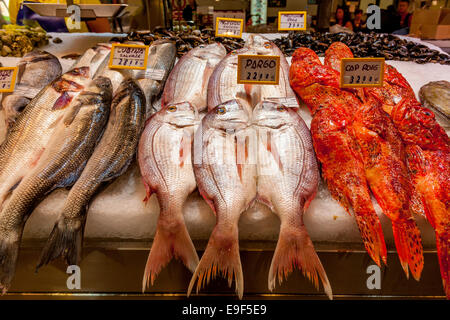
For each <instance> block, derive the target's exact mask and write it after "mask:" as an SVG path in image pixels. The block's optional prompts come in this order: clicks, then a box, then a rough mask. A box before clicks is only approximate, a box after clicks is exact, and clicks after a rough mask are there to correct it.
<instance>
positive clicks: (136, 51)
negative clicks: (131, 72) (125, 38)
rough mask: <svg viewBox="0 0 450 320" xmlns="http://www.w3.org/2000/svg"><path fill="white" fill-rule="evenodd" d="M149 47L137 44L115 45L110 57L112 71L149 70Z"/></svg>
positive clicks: (112, 47)
mask: <svg viewBox="0 0 450 320" xmlns="http://www.w3.org/2000/svg"><path fill="white" fill-rule="evenodd" d="M148 49H149V46H144V45H137V44H121V43H113V44H112V46H111V55H110V57H109V68H111V69H137V70H145V69H146V68H147V59H148Z"/></svg>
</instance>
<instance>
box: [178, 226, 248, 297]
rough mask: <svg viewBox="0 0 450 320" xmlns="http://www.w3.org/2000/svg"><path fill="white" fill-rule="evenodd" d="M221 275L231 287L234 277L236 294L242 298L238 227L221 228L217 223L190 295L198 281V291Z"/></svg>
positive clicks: (242, 279)
mask: <svg viewBox="0 0 450 320" xmlns="http://www.w3.org/2000/svg"><path fill="white" fill-rule="evenodd" d="M217 275H220V276H221V277H223V278H226V279H228V286H229V287H231V285H232V282H233V279H234V281H235V285H236V294H237V295H238V297H239V299H242V296H243V294H244V276H243V273H242V265H241V258H240V256H239V240H238V231H237V228H235V229H233V230H220V228H219V227H218V226H217V225H216V227H215V228H214V230H213V232H212V234H211V237H210V238H209V241H208V246H207V247H206V250H205V252H204V253H203V256H202V259H201V260H200V263H199V265H198V267H197V269H196V270H195V272H194V274H193V276H192V279H191V282H190V283H189V288H188V293H187V295H188V296H189V295H190V294H191V292H192V289H193V287H194V284H195V282H196V281H197V290H196V291H197V293H198V291H199V290H200V289H201V288H202V287H203V286H205V285H207V284H209V282H210V280H213V279H215V278H216V276H217Z"/></svg>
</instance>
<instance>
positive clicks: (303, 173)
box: [252, 101, 332, 299]
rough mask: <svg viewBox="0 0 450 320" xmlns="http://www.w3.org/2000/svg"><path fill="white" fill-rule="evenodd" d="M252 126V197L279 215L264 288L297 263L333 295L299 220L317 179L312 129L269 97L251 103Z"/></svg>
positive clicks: (293, 112) (297, 266)
mask: <svg viewBox="0 0 450 320" xmlns="http://www.w3.org/2000/svg"><path fill="white" fill-rule="evenodd" d="M252 126H254V127H255V131H256V132H257V134H258V161H257V163H258V164H257V176H258V178H257V200H258V201H260V202H262V203H264V204H266V205H267V206H268V207H269V208H270V209H271V210H272V211H273V212H275V213H276V214H277V215H278V216H279V218H280V220H281V227H280V235H279V238H278V243H277V247H276V249H275V253H274V257H273V259H272V263H271V265H270V270H269V290H270V291H272V290H273V289H274V288H275V285H276V282H277V280H278V282H279V283H281V282H282V281H283V278H287V276H288V275H289V273H291V272H292V271H293V269H294V268H299V269H300V270H301V271H302V272H303V274H304V275H306V276H307V277H308V278H309V279H310V280H311V281H312V282H313V283H314V285H315V287H316V288H317V289H318V288H319V281H318V279H319V278H320V280H321V281H322V284H323V287H324V289H325V292H326V294H327V296H328V297H329V298H330V299H332V293H331V286H330V283H329V281H328V278H327V275H326V273H325V270H324V268H323V266H322V263H321V262H320V260H319V257H318V256H317V254H316V251H315V250H314V245H313V243H312V241H311V239H310V237H309V235H308V232H307V230H306V227H305V224H304V223H303V215H304V214H305V211H306V210H307V208H308V206H309V204H310V203H311V201H312V200H313V199H314V197H315V195H316V192H317V187H318V183H319V170H318V166H317V160H316V157H315V154H314V148H313V143H312V139H311V133H310V132H309V129H308V127H307V126H306V124H305V122H304V121H303V119H302V118H301V117H300V116H299V115H298V114H297V112H296V110H295V109H294V108H288V107H286V106H283V105H281V104H279V103H275V102H270V101H262V102H260V103H259V104H258V105H257V106H256V107H255V109H254V110H253V117H252Z"/></svg>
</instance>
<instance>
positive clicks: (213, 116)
mask: <svg viewBox="0 0 450 320" xmlns="http://www.w3.org/2000/svg"><path fill="white" fill-rule="evenodd" d="M249 121H250V119H249V114H248V111H247V109H246V107H244V106H243V105H242V104H241V102H240V100H230V101H227V102H224V103H223V104H220V105H218V106H217V107H216V108H214V109H212V110H210V111H209V112H208V113H207V114H206V115H205V117H204V118H203V120H202V123H201V126H199V128H198V129H197V131H196V133H195V134H196V138H195V140H194V146H193V150H194V153H193V155H194V159H193V161H194V174H195V179H196V181H197V186H198V190H199V192H200V194H201V195H202V196H203V198H204V199H205V201H206V202H207V203H208V204H209V205H210V207H211V208H212V210H213V211H214V213H215V214H216V225H215V227H214V230H213V231H212V233H211V236H210V238H209V241H208V245H207V247H206V250H205V252H204V253H203V256H202V258H201V260H200V263H199V265H198V267H197V269H196V270H195V272H194V275H193V276H192V279H191V282H190V284H189V289H188V296H189V295H190V293H191V291H192V288H193V286H194V284H195V282H196V280H198V281H197V292H198V290H199V289H200V288H201V287H202V286H203V285H204V284H205V282H206V283H209V281H210V279H211V278H212V279H214V278H215V277H216V276H217V274H220V275H222V276H223V277H225V278H227V279H228V285H229V286H230V287H231V283H232V281H233V278H234V280H235V283H236V293H237V294H238V296H239V298H242V295H243V291H244V279H243V274H242V266H241V260H240V257H239V237H238V222H239V217H240V216H241V214H242V212H244V211H245V210H246V209H247V208H248V207H249V206H250V205H251V203H252V202H253V200H254V199H255V196H256V176H255V175H256V161H251V159H250V156H251V155H253V154H254V152H250V150H248V148H249V147H250V146H251V145H254V143H253V144H252V143H250V141H251V140H250V139H253V141H256V137H255V135H254V131H253V130H251V128H250V127H249ZM197 142H198V144H197Z"/></svg>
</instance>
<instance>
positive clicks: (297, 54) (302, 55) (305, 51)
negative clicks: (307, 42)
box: [292, 47, 322, 65]
mask: <svg viewBox="0 0 450 320" xmlns="http://www.w3.org/2000/svg"><path fill="white" fill-rule="evenodd" d="M296 61H301V62H305V63H308V64H312V65H317V64H322V63H321V62H320V59H319V56H318V55H317V54H316V53H315V52H314V51H313V50H311V49H310V48H306V47H300V48H298V49H297V50H295V51H294V54H293V55H292V63H294V62H296Z"/></svg>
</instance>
